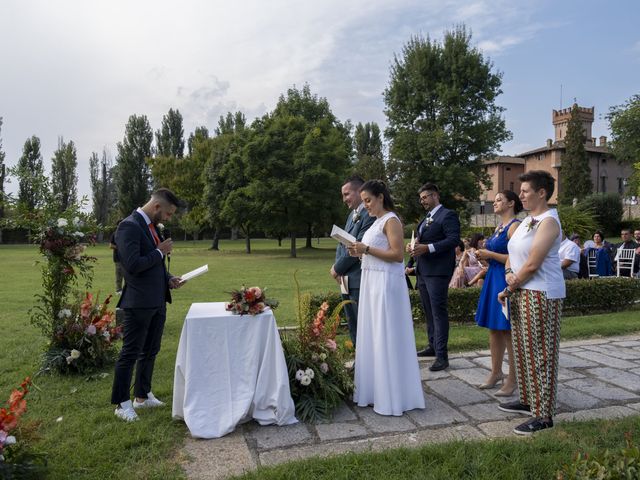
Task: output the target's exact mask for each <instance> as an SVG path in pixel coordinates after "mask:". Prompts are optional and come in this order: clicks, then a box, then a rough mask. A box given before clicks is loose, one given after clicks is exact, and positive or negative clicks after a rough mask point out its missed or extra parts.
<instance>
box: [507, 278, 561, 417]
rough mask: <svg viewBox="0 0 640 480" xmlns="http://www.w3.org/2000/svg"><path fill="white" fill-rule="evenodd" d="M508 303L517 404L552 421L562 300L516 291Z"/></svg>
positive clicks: (538, 292) (556, 383) (536, 293)
mask: <svg viewBox="0 0 640 480" xmlns="http://www.w3.org/2000/svg"><path fill="white" fill-rule="evenodd" d="M510 301H511V302H510V303H511V338H512V342H513V354H514V357H515V359H514V360H515V366H516V375H517V379H518V389H519V390H520V403H523V404H525V405H530V406H531V412H532V414H533V415H534V416H536V417H552V416H553V414H554V413H555V410H556V394H557V390H558V351H559V348H560V315H561V314H562V302H563V301H562V299H561V298H553V299H550V298H547V295H546V293H545V292H541V291H538V290H522V289H520V290H516V291H515V292H514V294H513V295H512V296H511V299H510Z"/></svg>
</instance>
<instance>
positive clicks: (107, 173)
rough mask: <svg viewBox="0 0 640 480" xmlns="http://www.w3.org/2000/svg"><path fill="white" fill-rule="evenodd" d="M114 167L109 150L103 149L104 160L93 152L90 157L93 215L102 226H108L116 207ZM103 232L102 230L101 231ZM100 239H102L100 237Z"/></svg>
mask: <svg viewBox="0 0 640 480" xmlns="http://www.w3.org/2000/svg"><path fill="white" fill-rule="evenodd" d="M113 174H114V172H113V167H112V165H111V160H110V159H109V156H108V155H107V151H106V150H103V151H102V160H100V159H99V158H98V154H97V153H96V152H93V153H92V154H91V158H90V159H89V180H90V183H91V193H92V195H91V196H92V200H93V216H94V218H95V219H96V223H97V224H98V225H99V226H100V227H103V228H104V227H106V226H107V225H108V224H109V221H110V220H111V218H110V217H111V213H112V211H113V209H114V207H115V184H114V177H113ZM100 233H101V232H100ZM99 240H102V238H100V239H99Z"/></svg>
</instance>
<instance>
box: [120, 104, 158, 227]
mask: <svg viewBox="0 0 640 480" xmlns="http://www.w3.org/2000/svg"><path fill="white" fill-rule="evenodd" d="M152 142H153V131H152V130H151V127H150V126H149V120H147V116H146V115H140V116H137V115H131V116H130V117H129V121H128V122H127V125H126V127H125V134H124V139H123V140H122V142H119V143H118V156H117V158H116V162H117V179H116V185H117V192H118V210H119V213H120V216H122V217H124V216H126V215H128V214H129V213H131V211H132V210H133V209H135V208H137V207H139V206H140V205H143V204H144V203H145V202H146V201H147V199H148V196H149V190H150V187H151V184H150V182H151V176H150V174H149V165H148V164H147V161H146V160H147V159H148V158H149V157H151V143H152Z"/></svg>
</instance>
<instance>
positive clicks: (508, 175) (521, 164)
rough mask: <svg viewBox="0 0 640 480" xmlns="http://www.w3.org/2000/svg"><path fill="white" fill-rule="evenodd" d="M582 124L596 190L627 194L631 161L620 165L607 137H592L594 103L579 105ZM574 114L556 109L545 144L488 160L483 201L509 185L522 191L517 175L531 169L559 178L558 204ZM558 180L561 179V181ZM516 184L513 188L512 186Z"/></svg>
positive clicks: (555, 196)
mask: <svg viewBox="0 0 640 480" xmlns="http://www.w3.org/2000/svg"><path fill="white" fill-rule="evenodd" d="M578 108H579V115H580V119H581V120H582V127H583V130H584V134H585V137H586V142H585V150H586V152H587V157H588V159H589V166H590V167H591V181H592V182H593V191H594V192H595V193H619V194H620V195H621V196H622V195H624V193H625V192H624V189H625V183H626V182H625V181H626V179H627V178H628V177H629V176H630V175H631V173H632V169H631V166H629V165H620V164H618V162H616V160H615V158H614V157H613V156H612V155H611V153H610V152H609V149H608V147H607V137H605V136H601V137H600V138H599V141H598V143H597V144H596V139H595V138H594V137H592V131H591V127H592V125H593V119H594V107H591V108H586V107H578ZM570 117H571V108H564V109H562V110H553V112H552V114H551V121H552V124H553V128H554V132H555V136H554V139H553V140H551V139H548V140H547V142H546V144H545V145H544V146H543V147H540V148H536V149H534V150H529V151H527V152H524V153H521V154H519V155H517V156H515V157H514V156H500V157H495V158H492V159H487V160H485V162H484V163H485V168H486V172H487V173H488V174H489V175H490V177H491V180H492V182H493V186H492V188H491V189H487V190H486V192H485V193H484V194H483V196H482V198H481V199H480V201H481V203H482V202H483V201H484V202H491V201H492V200H493V198H494V196H495V194H496V192H498V191H500V190H503V189H505V188H506V189H509V190H513V191H514V192H516V193H517V192H519V190H520V182H519V181H518V178H517V177H518V175H520V174H521V173H523V172H527V171H529V170H546V171H548V172H550V173H551V174H552V175H553V177H554V178H555V179H556V182H557V183H556V190H555V192H554V194H553V196H552V197H551V200H550V203H551V204H556V203H557V199H558V192H559V191H562V156H563V155H564V154H565V149H566V148H565V142H564V138H565V136H566V134H567V125H568V123H569V118H570ZM558 180H559V181H558ZM512 187H513V188H512Z"/></svg>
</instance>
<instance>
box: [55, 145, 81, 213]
mask: <svg viewBox="0 0 640 480" xmlns="http://www.w3.org/2000/svg"><path fill="white" fill-rule="evenodd" d="M77 167H78V158H77V154H76V146H75V145H74V144H73V142H72V141H70V142H69V143H65V141H64V139H63V138H62V137H60V138H58V149H57V150H56V151H55V152H54V153H53V158H52V159H51V194H52V196H53V201H54V202H55V203H56V205H57V207H58V209H59V210H60V211H61V212H64V211H65V210H66V209H67V208H69V207H70V206H71V205H75V203H76V202H77V200H78V191H77V186H78V175H77V173H76V170H77Z"/></svg>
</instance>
